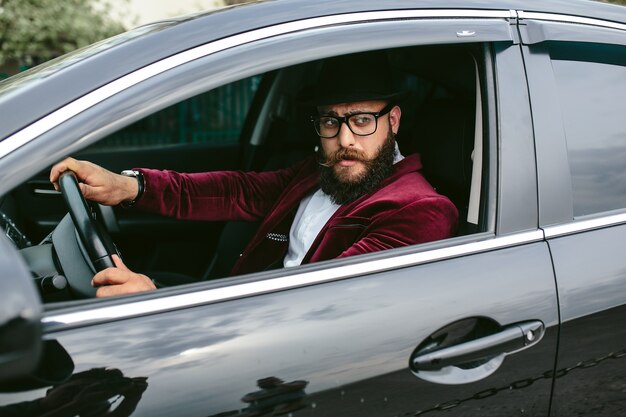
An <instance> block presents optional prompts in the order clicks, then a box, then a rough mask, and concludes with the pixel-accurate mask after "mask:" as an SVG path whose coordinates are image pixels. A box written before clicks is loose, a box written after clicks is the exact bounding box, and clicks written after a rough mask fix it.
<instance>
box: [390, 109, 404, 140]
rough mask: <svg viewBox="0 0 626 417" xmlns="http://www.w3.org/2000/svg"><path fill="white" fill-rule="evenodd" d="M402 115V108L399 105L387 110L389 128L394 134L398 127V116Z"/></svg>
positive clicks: (396, 132)
mask: <svg viewBox="0 0 626 417" xmlns="http://www.w3.org/2000/svg"><path fill="white" fill-rule="evenodd" d="M401 116H402V110H401V109H400V106H394V107H393V109H391V111H390V112H389V124H391V130H392V132H393V133H394V135H395V134H398V130H399V129H400V117H401Z"/></svg>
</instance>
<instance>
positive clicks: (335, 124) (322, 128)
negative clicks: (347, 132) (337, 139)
mask: <svg viewBox="0 0 626 417" xmlns="http://www.w3.org/2000/svg"><path fill="white" fill-rule="evenodd" d="M315 129H316V130H317V133H318V135H320V136H321V137H323V138H332V137H334V136H336V135H337V132H338V131H339V120H337V119H336V118H335V117H330V116H324V117H320V118H319V119H317V120H316V121H315Z"/></svg>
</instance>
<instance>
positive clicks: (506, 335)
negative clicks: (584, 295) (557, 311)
mask: <svg viewBox="0 0 626 417" xmlns="http://www.w3.org/2000/svg"><path fill="white" fill-rule="evenodd" d="M543 332H544V326H543V323H542V322H540V321H538V320H533V321H527V322H523V323H517V324H513V325H510V326H507V327H505V328H503V329H502V330H501V331H500V332H498V333H495V334H491V335H489V336H485V337H481V338H479V339H475V340H471V341H469V342H464V343H461V344H458V345H455V346H450V347H446V348H443V349H440V350H436V351H430V352H426V353H422V354H420V353H419V352H417V355H416V356H414V357H413V359H412V363H413V369H415V370H416V371H437V370H440V369H442V368H444V367H446V366H453V365H457V366H458V365H463V364H466V363H469V362H474V361H480V360H485V359H490V358H493V357H495V356H498V355H501V354H505V355H506V354H510V353H515V352H516V351H518V350H521V349H525V348H527V347H529V346H531V345H533V344H535V343H537V342H538V341H539V340H540V339H541V337H542V336H543Z"/></svg>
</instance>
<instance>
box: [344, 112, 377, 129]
mask: <svg viewBox="0 0 626 417" xmlns="http://www.w3.org/2000/svg"><path fill="white" fill-rule="evenodd" d="M350 121H351V122H352V123H353V124H354V125H355V126H367V125H368V124H370V123H372V122H373V121H374V117H373V116H372V115H369V114H355V115H354V116H352V117H351V118H350Z"/></svg>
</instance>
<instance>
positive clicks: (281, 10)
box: [0, 0, 626, 138]
mask: <svg viewBox="0 0 626 417" xmlns="http://www.w3.org/2000/svg"><path fill="white" fill-rule="evenodd" d="M404 9H439V10H441V9H468V10H477V9H478V10H523V11H527V12H531V11H532V12H543V13H558V14H566V15H572V16H579V17H585V18H596V19H602V20H608V21H613V22H617V23H626V8H624V7H623V6H615V5H609V4H604V3H600V2H596V1H588V0H524V1H521V0H503V1H494V0H447V1H446V0H419V1H417V0H385V1H380V0H318V1H315V2H312V1H310V0H274V1H266V2H259V3H253V4H246V5H240V6H234V7H230V8H225V9H220V10H216V11H211V12H207V13H202V14H195V15H190V16H184V17H181V18H176V19H169V20H165V21H161V22H156V23H154V24H151V25H146V26H143V27H140V28H136V29H134V30H132V31H130V32H128V33H126V34H122V35H120V36H118V37H114V38H112V39H110V40H107V41H104V42H101V43H99V44H96V45H94V46H91V47H88V48H86V49H85V50H82V51H79V52H76V53H71V54H68V55H66V56H64V57H61V58H59V59H57V60H54V61H52V62H50V63H46V64H44V65H42V66H40V67H38V68H35V69H33V70H31V71H27V72H26V73H24V74H21V75H19V76H17V77H12V78H10V79H8V80H5V81H4V82H2V83H0V138H4V137H7V136H8V135H10V134H11V133H13V132H15V131H17V130H19V129H20V128H22V127H24V126H26V125H28V124H30V123H32V122H33V121H35V120H37V119H39V118H41V117H43V116H45V115H46V114H47V113H48V112H50V111H51V110H54V109H55V108H58V107H60V106H62V105H63V104H65V103H67V102H69V101H72V100H74V99H76V98H78V97H80V96H81V95H83V94H85V93H86V92H89V91H91V90H93V89H95V88H97V87H99V86H101V85H104V84H106V83H108V82H110V81H113V80H115V79H117V78H119V77H121V76H123V75H125V74H127V73H129V72H131V71H133V70H135V69H137V68H141V67H143V66H146V65H148V64H150V63H152V62H155V61H158V60H160V59H163V58H165V57H167V56H170V55H172V54H174V53H176V52H180V51H183V50H186V49H190V48H193V47H195V46H198V45H201V44H204V43H207V42H209V41H212V40H215V39H220V38H224V37H227V36H231V35H234V34H237V33H242V32H246V31H249V30H252V29H257V28H262V27H266V26H271V25H274V24H279V23H284V22H289V21H294V20H300V19H306V18H313V17H321V16H329V15H336V14H344V13H354V12H370V11H382V10H404ZM60 69H63V71H61V70H60ZM45 79H48V80H50V81H52V80H54V82H44V80H45ZM17 87H19V88H17ZM18 90H19V92H18Z"/></svg>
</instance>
